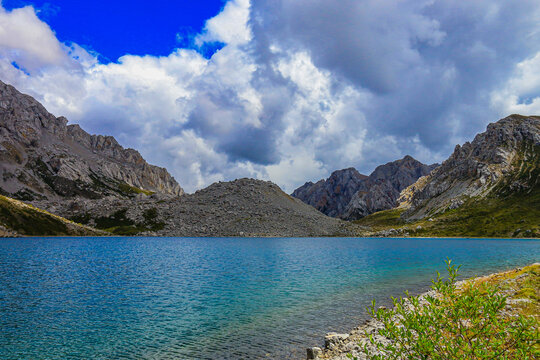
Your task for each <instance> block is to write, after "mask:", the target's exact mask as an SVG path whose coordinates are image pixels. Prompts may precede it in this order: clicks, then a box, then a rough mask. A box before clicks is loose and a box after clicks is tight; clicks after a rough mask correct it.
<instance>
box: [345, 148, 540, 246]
mask: <svg viewBox="0 0 540 360" xmlns="http://www.w3.org/2000/svg"><path fill="white" fill-rule="evenodd" d="M514 168H515V169H516V171H515V172H514V173H512V174H507V175H506V176H505V178H504V179H503V180H502V181H500V182H499V183H498V184H497V185H496V186H495V187H494V188H493V189H492V191H491V193H490V195H488V196H486V197H484V198H480V197H478V198H470V199H468V200H467V201H466V202H465V203H464V204H463V205H462V206H460V207H459V208H457V209H453V210H447V211H445V212H443V213H439V214H434V215H432V216H431V217H427V218H424V219H421V220H418V221H414V222H410V223H407V222H406V221H405V220H403V219H401V217H400V216H401V214H402V213H403V211H404V210H403V209H391V210H385V211H380V212H377V213H374V214H371V215H369V216H366V217H365V218H362V219H360V220H358V221H355V223H356V224H359V225H363V226H368V227H370V228H371V230H372V232H377V231H381V230H388V229H390V228H393V229H403V231H406V232H408V233H409V234H410V235H411V236H426V237H428V236H429V237H505V238H507V237H527V238H531V237H534V238H539V237H540V147H539V146H535V145H533V144H531V143H525V144H523V145H522V147H521V149H520V151H519V152H518V155H517V157H516V159H515V160H514ZM516 184H527V187H525V188H523V189H521V188H520V187H519V186H518V187H516ZM429 219H432V220H433V221H429ZM419 226H420V228H418V227H419ZM417 228H418V229H417Z"/></svg>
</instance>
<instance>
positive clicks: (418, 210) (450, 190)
mask: <svg viewBox="0 0 540 360" xmlns="http://www.w3.org/2000/svg"><path fill="white" fill-rule="evenodd" d="M539 147H540V117H537V116H521V115H510V116H508V117H506V118H504V119H501V120H499V121H498V122H496V123H493V124H489V125H488V127H487V130H486V132H484V133H481V134H478V135H477V136H476V137H475V138H474V140H473V141H472V142H470V143H469V142H466V143H465V144H463V146H460V145H457V146H456V148H455V150H454V153H453V154H452V155H451V156H450V157H449V158H448V159H447V160H446V161H444V162H443V164H442V165H441V166H440V167H439V168H437V169H435V171H433V172H432V173H431V174H429V175H428V176H427V177H426V178H424V179H421V180H420V181H418V182H417V183H415V184H414V185H412V186H411V187H410V188H409V189H407V191H405V193H404V194H403V197H402V198H401V199H400V202H401V203H402V204H403V206H404V207H406V208H407V212H406V214H405V216H406V217H407V218H408V219H418V218H423V217H425V216H427V215H433V214H436V213H439V212H441V211H446V210H449V209H455V208H458V207H460V206H461V205H462V204H464V202H465V201H467V200H468V199H471V198H477V199H481V198H485V197H487V196H489V195H493V196H503V195H505V194H514V193H517V192H532V191H533V190H534V189H535V188H537V187H538V186H539V184H540V177H539V175H540V171H539V161H538V158H539V156H540V152H539Z"/></svg>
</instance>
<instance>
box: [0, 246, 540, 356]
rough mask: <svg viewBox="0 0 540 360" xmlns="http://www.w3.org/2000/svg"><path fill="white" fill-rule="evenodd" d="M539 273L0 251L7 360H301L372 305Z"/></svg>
mask: <svg viewBox="0 0 540 360" xmlns="http://www.w3.org/2000/svg"><path fill="white" fill-rule="evenodd" d="M446 257H450V258H452V259H453V260H454V261H455V262H457V263H460V264H463V267H462V274H463V275H464V276H473V275H481V274H487V273H490V272H494V271H498V270H504V269H507V268H512V267H515V266H522V265H526V264H529V263H532V262H537V261H540V241H533V240H477V239H468V240H466V239H348V238H315V239H313V238H309V239H306V238H299V239H295V238H275V239H241V238H25V239H0V358H1V359H204V358H209V359H210V358H213V359H242V358H243V359H252V358H300V359H302V358H304V357H305V348H306V347H310V346H316V345H319V344H320V343H321V341H322V339H323V336H324V333H326V332H329V331H346V330H349V329H350V328H352V327H354V326H356V325H358V324H359V323H360V322H362V320H363V319H365V308H366V306H367V305H368V304H369V303H370V301H371V300H372V299H377V300H378V301H382V302H383V303H384V302H386V301H387V300H386V299H388V296H390V295H400V294H401V293H402V291H403V290H405V289H410V290H413V292H420V291H422V290H425V289H426V288H427V286H429V282H430V279H431V278H432V277H433V276H434V274H435V271H437V270H439V271H443V270H444V262H443V260H444V259H445V258H446Z"/></svg>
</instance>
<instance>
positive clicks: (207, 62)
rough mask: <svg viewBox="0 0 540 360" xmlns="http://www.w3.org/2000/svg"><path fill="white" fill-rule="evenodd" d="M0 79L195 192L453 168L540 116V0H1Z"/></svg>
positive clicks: (290, 186)
mask: <svg viewBox="0 0 540 360" xmlns="http://www.w3.org/2000/svg"><path fill="white" fill-rule="evenodd" d="M1 4H2V6H0V79H1V80H2V81H4V82H7V83H10V84H12V85H14V86H16V87H17V88H18V89H19V90H20V91H23V92H25V93H28V94H31V95H32V96H34V97H35V98H36V99H38V100H39V101H40V102H42V103H43V104H44V105H45V107H46V108H47V109H48V110H49V111H50V112H52V113H53V114H55V115H57V116H60V115H63V116H66V117H67V118H68V119H69V121H70V122H71V123H78V124H80V125H81V126H82V127H83V128H84V129H86V130H87V131H89V132H91V133H99V134H107V135H113V136H115V137H116V138H117V139H118V140H119V142H120V143H121V144H123V145H124V146H129V147H133V148H135V149H137V150H139V151H140V152H141V154H142V155H143V156H144V157H145V158H146V159H147V160H148V161H149V162H151V163H154V164H157V165H160V166H164V167H167V169H168V170H169V171H170V172H171V173H172V174H173V175H174V176H175V177H176V179H177V180H178V181H179V183H180V184H181V185H182V186H183V187H184V188H185V189H186V190H187V191H188V192H191V191H194V190H196V189H200V188H202V187H204V186H207V185H209V184H210V183H212V182H214V181H219V180H231V179H235V178H238V177H255V178H260V179H266V180H271V181H274V182H275V183H277V184H278V185H280V186H281V187H282V188H284V189H285V190H286V191H289V192H290V191H292V190H293V189H294V188H296V187H298V186H300V185H302V184H303V183H304V182H306V181H309V180H311V181H313V180H318V179H320V178H323V177H327V176H328V175H329V174H330V173H331V172H332V171H333V170H336V169H341V168H346V167H350V166H354V167H356V168H357V169H358V170H359V171H361V172H363V173H366V174H368V173H369V172H371V171H372V170H373V169H374V168H375V167H376V166H377V165H379V164H382V163H386V162H389V161H393V160H396V159H398V158H402V157H403V156H405V155H407V154H408V155H412V156H413V157H415V158H417V159H418V160H420V161H422V162H424V163H433V162H440V161H442V160H444V159H445V158H447V157H448V156H449V154H450V153H451V152H452V151H453V149H454V147H455V145H456V144H460V143H463V142H465V141H470V140H472V138H473V137H474V135H475V134H476V133H478V132H481V131H484V130H485V127H486V125H487V124H488V123H490V122H493V121H496V120H498V119H499V118H502V117H504V116H507V115H509V114H512V113H522V114H537V115H538V114H540V22H539V21H538V19H540V2H539V1H538V0H520V1H517V2H510V1H507V0H467V1H455V0H340V1H335V0H227V1H223V2H221V1H193V2H185V3H182V2H165V1H153V2H147V3H146V4H145V3H142V2H131V1H130V2H128V1H114V2H112V4H110V3H108V2H101V1H93V2H84V3H82V2H75V1H57V2H55V1H49V2H47V3H45V2H38V1H21V0H4V1H2V2H1Z"/></svg>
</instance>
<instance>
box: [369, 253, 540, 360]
mask: <svg viewBox="0 0 540 360" xmlns="http://www.w3.org/2000/svg"><path fill="white" fill-rule="evenodd" d="M446 264H447V269H448V275H449V276H448V279H443V278H442V277H441V275H440V274H439V273H437V279H436V280H432V283H433V284H432V289H433V290H435V295H427V296H425V297H424V299H422V298H420V297H410V296H409V294H408V293H406V296H407V297H406V298H399V299H397V298H392V301H393V304H394V307H393V309H390V310H386V309H384V308H379V309H376V308H375V302H373V303H372V306H371V308H370V309H369V312H370V314H371V315H372V316H373V317H374V318H375V319H377V320H378V321H380V322H381V323H382V324H383V327H382V328H381V329H380V330H379V331H378V333H379V335H382V336H383V337H385V338H386V339H387V341H384V340H383V341H380V340H376V339H375V338H374V337H373V336H372V335H368V337H369V340H370V343H371V344H372V345H373V346H374V347H375V348H376V349H377V353H376V354H375V353H373V351H370V348H369V347H368V346H365V347H364V350H365V352H366V354H367V355H368V358H369V359H376V360H383V359H396V360H397V359H422V360H428V359H437V360H439V359H441V360H442V359H467V360H468V359H520V360H525V359H538V358H540V349H539V332H538V326H539V324H538V322H537V320H536V319H535V318H534V317H524V316H522V315H516V314H511V313H508V312H506V311H505V310H504V308H505V305H506V297H505V296H503V295H502V294H500V293H499V292H498V290H497V288H496V287H495V286H493V285H490V284H487V283H482V284H480V285H474V284H471V283H466V284H465V285H464V286H462V287H461V288H459V287H457V286H456V283H455V280H456V278H457V275H458V270H459V266H458V267H456V266H455V265H452V263H451V261H450V260H447V261H446Z"/></svg>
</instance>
